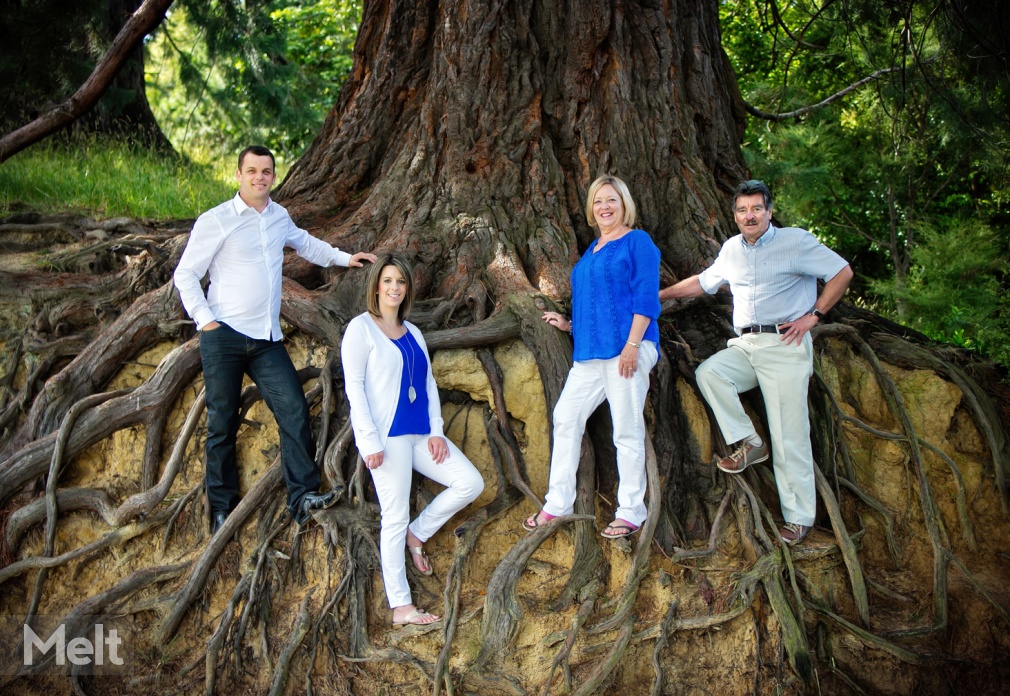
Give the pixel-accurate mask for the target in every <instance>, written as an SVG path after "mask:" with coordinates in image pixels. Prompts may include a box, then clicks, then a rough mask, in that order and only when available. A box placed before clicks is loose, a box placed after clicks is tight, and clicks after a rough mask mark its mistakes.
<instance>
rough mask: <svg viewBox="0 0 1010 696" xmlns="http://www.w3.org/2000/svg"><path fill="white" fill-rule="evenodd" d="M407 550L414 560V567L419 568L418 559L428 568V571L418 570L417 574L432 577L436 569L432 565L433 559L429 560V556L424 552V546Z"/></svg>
mask: <svg viewBox="0 0 1010 696" xmlns="http://www.w3.org/2000/svg"><path fill="white" fill-rule="evenodd" d="M407 550H408V551H410V555H411V556H413V557H414V558H413V559H411V560H413V562H414V567H415V568H417V559H418V558H420V559H421V560H422V561H424V563H425V565H427V566H428V570H421V569H420V568H417V572H418V573H420V574H421V575H431V574H432V573H433V572H434V570H435V569H434V567H433V566H432V565H431V559H430V558H428V554H426V553H425V552H424V547H423V546H408V547H407Z"/></svg>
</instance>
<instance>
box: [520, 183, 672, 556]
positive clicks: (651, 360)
mask: <svg viewBox="0 0 1010 696" xmlns="http://www.w3.org/2000/svg"><path fill="white" fill-rule="evenodd" d="M635 216H636V209H635V202H634V201H633V200H632V199H631V194H630V193H629V192H628V186H627V185H626V184H625V183H624V182H623V181H621V180H620V179H618V178H617V177H616V176H601V177H600V178H599V179H597V180H596V181H594V182H593V184H592V185H591V186H590V187H589V195H588V197H587V200H586V220H587V221H588V222H589V225H590V226H591V227H595V228H596V229H597V230H598V232H599V236H598V237H597V238H596V241H595V242H593V243H592V244H590V245H589V248H588V249H587V250H586V253H585V254H584V255H583V256H582V258H581V259H580V260H579V262H578V263H577V264H575V268H573V269H572V319H571V320H568V319H565V318H564V317H563V316H561V315H560V314H558V313H557V312H544V315H543V319H544V321H546V322H547V323H548V324H550V325H551V326H554V327H556V328H558V329H560V330H561V331H568V332H571V334H572V336H573V338H574V341H575V350H574V353H573V359H574V364H573V365H572V369H571V371H570V372H569V373H568V378H567V379H566V380H565V386H564V389H563V390H562V391H561V396H560V397H559V398H558V403H557V405H556V406H555V408H554V449H553V451H552V453H551V473H550V484H549V487H548V490H547V495H546V497H545V502H544V507H543V510H541V511H540V512H539V513H537V514H536V515H533V516H531V517H528V518H527V519H526V520H525V522H523V527H525V528H526V529H527V530H533V529H536V528H537V527H539V526H540V525H542V524H544V523H545V522H548V521H550V520H552V519H554V518H555V517H557V516H559V515H570V514H572V512H573V509H574V504H575V474H576V472H577V471H578V468H579V453H580V450H581V447H582V435H583V433H584V432H585V430H586V420H587V419H588V418H589V416H590V415H592V413H593V411H595V410H596V407H597V406H599V405H600V404H601V403H603V400H604V399H606V400H607V401H609V402H610V414H611V417H612V419H613V421H614V446H615V448H616V449H617V471H618V475H619V477H620V483H619V484H618V488H617V510H616V512H615V515H614V521H613V522H611V523H610V524H609V525H607V527H606V529H604V530H603V532H602V535H603V536H604V537H605V538H607V539H617V538H619V537H625V536H629V535H631V534H634V533H635V532H637V531H638V529H639V527H641V525H642V522H644V521H645V514H646V507H645V418H644V416H643V410H644V408H645V397H646V394H647V393H648V391H649V371H650V370H651V369H652V367H653V365H655V364H656V360H657V358H658V357H659V349H658V344H659V328H658V326H657V325H656V320H657V318H658V317H659V311H660V305H659V249H657V248H656V245H655V244H653V242H652V238H651V237H650V236H649V233H648V232H645V231H643V230H640V229H637V228H635V227H634V225H635Z"/></svg>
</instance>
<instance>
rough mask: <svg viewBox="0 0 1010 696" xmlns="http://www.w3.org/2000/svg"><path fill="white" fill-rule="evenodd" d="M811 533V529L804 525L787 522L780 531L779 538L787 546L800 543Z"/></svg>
mask: <svg viewBox="0 0 1010 696" xmlns="http://www.w3.org/2000/svg"><path fill="white" fill-rule="evenodd" d="M809 533H810V527H805V526H804V525H802V524H793V523H792V522H786V524H785V526H784V527H782V528H781V529H779V537H781V539H782V541H784V542H785V543H786V545H787V546H793V545H794V544H798V543H800V542H801V541H803V540H804V539H806V538H807V534H809Z"/></svg>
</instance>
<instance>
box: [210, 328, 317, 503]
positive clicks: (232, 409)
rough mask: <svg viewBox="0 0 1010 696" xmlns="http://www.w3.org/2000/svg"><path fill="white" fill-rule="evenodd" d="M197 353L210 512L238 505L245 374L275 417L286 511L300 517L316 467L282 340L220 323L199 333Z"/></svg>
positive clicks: (296, 382)
mask: <svg viewBox="0 0 1010 696" xmlns="http://www.w3.org/2000/svg"><path fill="white" fill-rule="evenodd" d="M200 357H201V359H202V361H203V381H204V386H205V388H206V390H207V448H206V453H207V463H206V469H207V499H208V500H209V501H210V509H211V512H212V513H218V512H224V513H229V512H231V511H232V510H233V509H234V508H235V506H236V505H238V501H239V495H238V469H237V468H236V463H235V436H236V434H237V433H238V426H239V405H240V398H241V395H242V377H243V375H245V374H247V373H248V375H249V376H250V377H251V378H252V380H253V382H255V383H256V386H257V387H259V390H260V394H262V396H263V400H264V401H266V404H267V406H268V407H269V408H270V410H271V411H273V414H274V418H275V419H276V420H277V428H278V430H279V431H280V439H281V468H282V470H283V471H284V483H285V484H286V486H287V489H288V511H289V512H290V513H291V515H292V517H294V518H295V519H297V520H299V521H302V520H301V502H302V498H303V497H304V496H305V494H306V493H312V492H314V491H317V490H319V469H318V468H316V463H315V459H314V458H315V442H314V441H313V439H312V431H311V430H310V429H309V407H308V404H306V403H305V394H304V392H302V383H301V381H300V380H299V379H298V372H297V371H296V370H295V366H294V365H293V364H292V363H291V358H290V357H289V356H288V352H287V350H285V348H284V345H283V344H282V343H281V342H280V341H269V340H267V341H263V340H259V339H255V338H249V337H248V336H246V335H244V334H241V333H239V332H238V331H236V330H235V329H233V328H231V327H230V326H228V325H226V324H221V326H220V327H218V328H216V329H214V330H212V331H202V332H201V333H200Z"/></svg>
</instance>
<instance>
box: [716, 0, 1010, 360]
mask: <svg viewBox="0 0 1010 696" xmlns="http://www.w3.org/2000/svg"><path fill="white" fill-rule="evenodd" d="M950 7H951V6H950V5H949V4H948V3H944V2H941V1H940V0H906V1H904V2H900V3H885V2H882V1H880V0H856V1H853V2H846V3H835V2H825V1H823V0H821V1H820V2H815V1H812V0H801V1H799V2H790V3H783V2H773V1H772V0H750V1H739V2H730V1H728V0H727V1H724V2H723V3H722V4H721V12H722V15H721V16H722V35H723V46H724V48H725V49H726V51H727V53H728V55H729V56H730V59H731V61H732V62H733V63H734V65H735V66H736V68H737V76H738V79H739V82H740V86H741V91H742V93H743V96H744V99H745V100H746V101H748V103H750V104H752V105H754V106H756V107H757V108H758V109H760V110H762V111H764V112H772V113H787V112H790V111H793V110H796V109H799V108H801V107H804V106H807V105H812V104H816V103H818V102H820V101H821V100H824V99H825V98H827V97H829V96H832V95H834V94H836V93H838V92H840V91H841V90H843V89H844V88H846V87H848V86H849V85H852V84H854V83H856V82H857V81H858V80H861V79H863V78H865V77H867V76H869V75H873V74H875V73H877V74H878V77H877V79H876V80H874V81H873V82H871V83H870V84H868V85H866V86H865V87H862V88H860V89H858V90H855V91H852V92H849V93H847V94H845V95H844V96H843V97H841V98H839V99H837V100H836V101H834V102H833V103H831V104H830V105H828V106H825V107H822V108H818V109H814V110H812V111H808V112H807V113H805V114H804V115H802V117H800V118H789V119H786V120H782V121H770V120H767V119H759V118H753V119H752V120H751V122H750V126H749V129H748V132H747V138H746V143H745V148H744V154H745V156H746V157H747V161H748V163H749V165H750V167H751V170H752V173H753V175H754V176H755V177H757V178H761V179H764V180H766V181H767V182H768V183H769V185H770V186H771V188H772V191H773V193H774V194H775V196H776V201H775V212H776V218H777V219H779V220H780V221H782V222H783V223H787V224H795V225H798V226H801V227H806V228H807V229H810V230H811V231H813V232H814V233H815V234H817V235H818V236H820V237H821V238H822V239H824V240H825V242H826V243H828V244H830V245H831V246H832V247H834V248H836V249H837V250H838V251H839V252H840V253H841V254H842V255H843V256H845V257H846V258H847V259H848V260H849V261H850V263H851V264H852V266H853V268H854V269H855V271H856V274H857V277H856V281H855V282H854V283H853V289H852V290H851V291H850V298H852V297H856V298H858V299H859V301H860V302H861V303H862V304H864V305H869V306H874V307H877V308H878V309H880V310H882V311H883V312H884V313H885V314H889V315H890V316H892V318H894V319H896V320H898V321H901V322H903V323H906V324H909V325H912V326H915V327H916V328H919V329H921V330H923V331H925V332H927V333H929V334H931V335H934V336H937V337H942V338H944V339H945V340H958V341H960V342H961V343H963V344H964V345H971V346H972V347H974V348H976V349H979V350H983V351H986V352H988V353H989V354H990V355H991V356H992V357H999V356H998V355H997V351H996V346H997V345H998V344H999V342H998V341H995V340H993V338H995V337H999V336H1003V335H1006V334H1007V333H1010V330H1008V328H1007V327H1010V314H1008V313H1006V312H1004V311H999V310H998V309H997V305H998V302H996V301H994V298H995V297H1001V296H1002V295H1001V293H1000V290H1001V289H1002V288H1003V286H1004V285H1005V281H1006V274H1005V269H1002V268H999V267H996V266H993V265H992V264H991V263H988V262H984V261H983V259H981V258H980V257H979V256H980V255H983V256H984V257H985V259H989V260H991V259H992V258H1005V257H1006V256H1007V255H1008V248H1007V238H1008V235H1007V234H1006V232H1007V222H1008V220H1007V208H1006V202H1007V198H1008V196H1010V181H1008V180H1007V179H1006V177H1005V171H1004V169H1005V165H1006V161H1007V155H1008V151H1007V145H1006V143H1007V142H1010V138H1008V137H1007V136H1008V134H1010V128H1008V123H1010V121H1008V115H1007V112H1006V110H1005V109H1003V105H1004V103H1005V100H1006V96H1007V85H1008V84H1010V80H1008V72H1007V71H1006V70H1004V71H1003V72H1002V73H1000V71H999V70H995V71H994V70H993V69H992V65H993V64H995V65H1003V66H1004V67H1006V61H1007V51H1006V47H1005V46H1002V45H1000V44H998V42H997V38H995V37H989V38H990V40H989V42H988V43H987V44H985V46H986V50H987V52H988V53H987V54H986V55H987V59H988V62H989V63H990V65H989V66H988V67H982V66H981V65H980V64H979V61H978V60H976V58H975V57H974V56H977V55H981V53H980V46H982V44H981V43H980V42H981V41H982V39H983V38H985V36H983V35H987V32H988V33H992V32H991V28H990V27H989V26H988V25H989V24H992V20H993V16H994V15H995V14H996V13H1002V14H1004V15H1008V11H1007V10H1006V9H1002V8H1001V6H1000V5H999V4H998V3H996V2H994V0H989V1H988V2H982V3H974V4H973V6H972V8H971V11H970V13H969V15H970V16H968V15H965V16H963V17H959V16H953V15H948V14H947V12H948V10H949V8H950ZM1008 19H1010V15H1008ZM979 27H982V28H979ZM884 71H890V72H884ZM982 73H985V74H984V75H983V74H982ZM965 220H971V221H972V223H971V224H967V223H965V222H963V221H965ZM981 230H989V232H988V233H987V234H988V235H989V236H987V237H985V243H984V244H983V243H982V237H980V235H982V236H984V235H983V233H982V231H981ZM991 230H996V233H993V232H992V231H991ZM948 237H949V239H948ZM976 247H978V248H976ZM934 254H938V255H939V256H933V255H934ZM993 254H995V256H993ZM944 256H946V260H947V264H948V265H949V267H950V268H956V269H960V270H958V271H957V272H943V271H942V269H943V266H942V264H940V263H939V259H941V258H943V257H944ZM969 268H972V269H974V270H973V271H972V273H973V274H974V275H972V278H973V281H972V282H971V283H966V282H965V281H964V280H963V278H962V276H963V275H964V273H967V270H966V269H969ZM958 322H962V323H963V324H964V325H963V326H961V325H960V324H959V323H958ZM986 336H989V337H990V338H985V337H986ZM1000 359H1002V360H1004V361H1006V360H1007V358H1006V357H1003V358H1000ZM1005 364H1010V362H1006V363H1005Z"/></svg>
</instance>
